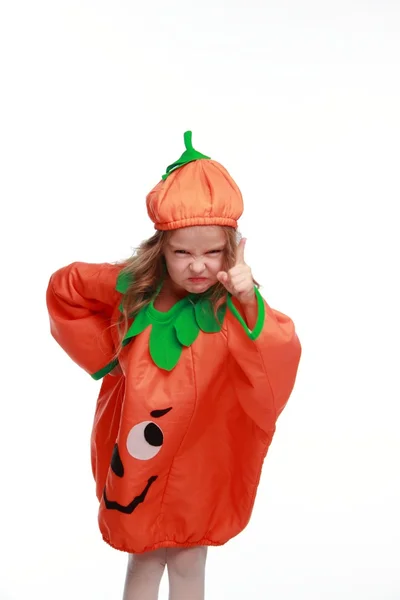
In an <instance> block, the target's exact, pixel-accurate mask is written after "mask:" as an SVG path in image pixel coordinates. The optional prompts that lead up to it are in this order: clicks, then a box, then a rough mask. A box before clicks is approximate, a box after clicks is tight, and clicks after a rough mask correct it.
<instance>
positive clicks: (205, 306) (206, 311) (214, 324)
mask: <svg viewBox="0 0 400 600" xmlns="http://www.w3.org/2000/svg"><path fill="white" fill-rule="evenodd" d="M225 312H226V304H224V305H222V306H221V307H220V308H219V309H218V317H219V319H220V320H221V323H222V322H223V319H224V316H225ZM195 314H196V321H197V324H198V326H199V327H200V329H201V330H202V331H204V332H205V333H216V332H217V331H221V323H220V322H218V321H217V320H216V318H215V315H214V309H213V306H212V304H211V302H210V300H208V299H207V298H205V299H202V300H199V301H198V302H197V303H196V304H195Z"/></svg>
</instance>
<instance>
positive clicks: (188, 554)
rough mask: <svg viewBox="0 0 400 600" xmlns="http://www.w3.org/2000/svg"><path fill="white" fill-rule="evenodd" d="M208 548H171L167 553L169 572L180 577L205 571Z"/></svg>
mask: <svg viewBox="0 0 400 600" xmlns="http://www.w3.org/2000/svg"><path fill="white" fill-rule="evenodd" d="M206 556H207V548H206V547H204V546H195V547H193V548H170V549H168V553H167V564H168V570H170V571H173V573H174V574H176V575H178V576H179V577H187V575H188V574H190V573H193V572H199V571H203V570H204V566H205V562H206Z"/></svg>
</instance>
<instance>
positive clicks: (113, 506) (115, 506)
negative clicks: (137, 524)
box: [103, 475, 157, 515]
mask: <svg viewBox="0 0 400 600" xmlns="http://www.w3.org/2000/svg"><path fill="white" fill-rule="evenodd" d="M156 479H157V475H153V476H152V477H150V479H149V480H148V481H147V485H146V487H145V488H144V490H143V492H142V493H141V494H139V496H135V498H134V499H133V500H132V502H130V503H129V504H128V505H127V506H124V505H123V504H120V503H119V502H114V501H113V500H109V499H108V498H107V494H106V488H104V491H103V499H104V504H105V505H106V508H109V509H110V510H119V512H122V513H124V514H125V515H131V514H132V513H133V511H134V510H135V508H136V507H137V506H138V505H139V504H141V503H142V502H144V500H145V498H146V496H147V492H148V491H149V489H150V487H151V485H152V483H154V482H155V480H156Z"/></svg>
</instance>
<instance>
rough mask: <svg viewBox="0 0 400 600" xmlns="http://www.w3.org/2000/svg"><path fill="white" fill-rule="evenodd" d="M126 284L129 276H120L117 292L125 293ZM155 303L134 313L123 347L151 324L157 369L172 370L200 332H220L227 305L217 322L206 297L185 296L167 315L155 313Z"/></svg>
mask: <svg viewBox="0 0 400 600" xmlns="http://www.w3.org/2000/svg"><path fill="white" fill-rule="evenodd" d="M129 284H130V280H129V276H126V274H125V273H121V275H120V277H119V278H118V282H117V287H116V289H117V290H118V291H120V292H121V293H126V291H127V289H128V287H129ZM161 287H162V286H160V288H159V290H158V291H160V290H161ZM157 295H158V294H157ZM154 301H155V298H153V300H152V301H151V302H150V303H149V304H147V305H146V306H144V307H143V308H142V309H141V310H140V311H139V312H138V313H137V315H136V316H135V318H134V320H133V323H132V324H131V326H130V327H129V329H128V331H127V332H126V334H125V336H124V339H123V340H122V344H123V345H124V346H125V345H126V344H128V343H129V342H130V341H132V338H134V337H136V336H137V335H139V334H140V333H142V332H143V331H144V330H145V329H146V328H147V327H148V326H149V325H151V332H150V340H149V351H150V355H151V358H152V359H153V361H154V363H155V364H156V365H157V366H158V367H159V368H160V369H164V370H166V371H171V370H172V369H173V368H174V367H175V366H176V365H177V364H178V361H179V359H180V357H181V354H182V349H183V347H184V346H185V347H189V346H191V345H192V344H193V343H194V342H195V341H196V339H197V336H198V335H199V333H200V331H203V332H204V333H217V332H218V331H221V328H222V323H223V320H224V317H225V313H226V304H224V305H222V306H221V307H220V308H219V309H218V320H217V319H216V318H215V315H214V310H213V305H212V303H211V301H210V299H209V298H208V297H207V296H206V295H199V294H188V295H187V296H185V298H182V300H179V302H177V303H176V304H174V306H173V307H172V308H171V309H170V310H169V311H167V312H161V311H159V310H157V309H156V308H155V307H154Z"/></svg>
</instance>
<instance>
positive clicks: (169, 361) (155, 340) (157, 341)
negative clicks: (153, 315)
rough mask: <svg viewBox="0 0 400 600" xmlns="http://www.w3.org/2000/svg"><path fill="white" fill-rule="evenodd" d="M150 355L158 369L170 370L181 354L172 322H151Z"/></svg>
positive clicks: (180, 347) (180, 345) (180, 346)
mask: <svg viewBox="0 0 400 600" xmlns="http://www.w3.org/2000/svg"><path fill="white" fill-rule="evenodd" d="M149 350H150V356H151V358H152V359H153V361H154V363H155V364H156V365H157V367H160V369H164V370H165V371H172V369H173V368H174V367H175V366H176V365H177V364H178V361H179V358H180V356H181V354H182V344H181V343H180V342H179V340H178V338H177V336H176V331H175V327H174V324H173V323H157V322H155V323H153V325H152V328H151V333H150V341H149Z"/></svg>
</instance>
